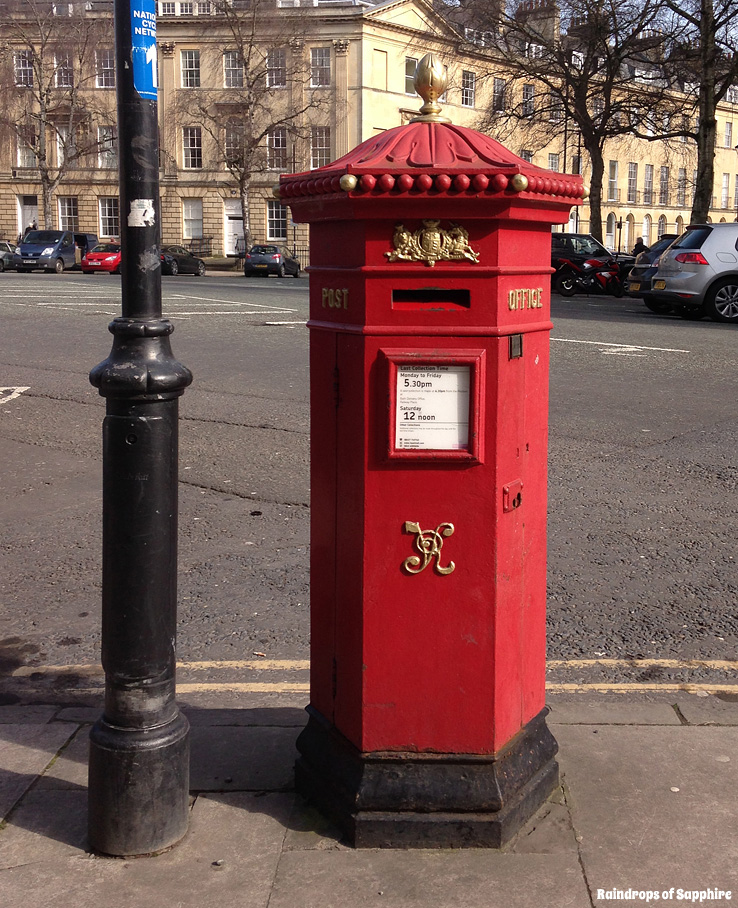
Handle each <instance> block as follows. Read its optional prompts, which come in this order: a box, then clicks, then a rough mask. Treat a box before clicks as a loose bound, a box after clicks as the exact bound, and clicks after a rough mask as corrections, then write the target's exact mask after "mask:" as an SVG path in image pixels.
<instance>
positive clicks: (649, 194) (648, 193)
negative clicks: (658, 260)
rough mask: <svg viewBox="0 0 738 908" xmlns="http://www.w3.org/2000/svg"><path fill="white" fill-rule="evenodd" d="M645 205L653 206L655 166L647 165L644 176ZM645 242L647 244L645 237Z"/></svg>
mask: <svg viewBox="0 0 738 908" xmlns="http://www.w3.org/2000/svg"><path fill="white" fill-rule="evenodd" d="M643 204H644V205H653V164H646V167H645V172H644V175H643ZM643 242H644V243H645V242H646V239H645V237H644V239H643Z"/></svg>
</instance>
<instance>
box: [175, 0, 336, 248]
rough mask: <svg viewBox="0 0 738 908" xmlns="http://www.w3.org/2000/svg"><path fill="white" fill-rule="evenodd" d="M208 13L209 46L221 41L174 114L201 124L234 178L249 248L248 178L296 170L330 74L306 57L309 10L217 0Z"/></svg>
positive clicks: (255, 0)
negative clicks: (210, 16)
mask: <svg viewBox="0 0 738 908" xmlns="http://www.w3.org/2000/svg"><path fill="white" fill-rule="evenodd" d="M214 13H215V17H216V18H215V20H214V21H213V22H211V23H209V26H208V27H209V30H210V34H209V41H210V42H211V47H212V46H213V44H212V42H213V41H217V42H220V43H219V44H216V45H214V46H215V48H216V52H215V53H211V54H210V56H209V67H210V69H209V71H206V72H204V74H203V75H204V78H203V79H202V82H203V84H202V85H192V86H188V87H187V88H186V90H181V91H179V93H178V98H177V103H176V105H175V109H176V117H177V120H178V122H179V123H180V124H182V125H184V124H186V123H188V122H196V123H197V124H198V125H199V126H201V128H202V129H203V131H204V133H205V134H206V135H207V136H208V137H209V139H210V146H211V148H212V149H215V158H216V160H215V161H214V162H213V163H214V164H216V165H219V166H224V167H225V168H226V169H227V171H228V172H229V173H230V175H231V177H232V178H233V181H234V183H235V185H236V187H237V189H238V193H239V197H240V200H241V211H242V215H243V226H244V241H245V243H246V246H247V247H248V245H249V243H250V241H251V234H252V228H251V205H250V200H251V194H252V190H253V186H254V180H255V179H256V178H258V177H259V176H260V175H265V174H267V173H269V172H274V171H280V170H287V169H290V168H293V167H295V166H300V164H301V163H302V162H301V158H302V154H298V153H297V151H298V148H301V146H303V145H304V144H305V140H306V139H307V137H308V136H309V135H310V130H311V126H312V125H317V124H318V123H320V122H322V121H321V120H320V117H319V116H318V113H317V112H318V111H321V110H327V109H328V108H329V105H330V103H331V98H332V95H331V90H330V88H329V87H328V86H330V69H329V70H328V73H327V74H326V73H324V72H322V71H321V67H320V63H321V61H320V60H319V61H317V63H316V61H315V60H311V59H310V58H307V57H306V56H305V48H304V46H303V38H304V35H305V31H306V16H308V15H309V10H301V9H299V8H296V9H280V8H278V7H276V6H275V4H274V0H250V2H247V3H238V2H232V0H216V3H215V4H214ZM214 35H217V38H215V37H214ZM290 146H291V151H292V153H291V154H290Z"/></svg>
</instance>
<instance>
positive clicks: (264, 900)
mask: <svg viewBox="0 0 738 908" xmlns="http://www.w3.org/2000/svg"><path fill="white" fill-rule="evenodd" d="M61 794H65V795H68V794H69V793H67V792H65V793H48V792H47V793H46V797H49V796H52V797H53V796H56V797H59V796H60V795H61ZM291 804H292V799H291V797H290V796H285V795H266V796H264V797H259V796H255V795H248V794H243V793H234V794H229V795H218V796H217V799H216V798H208V797H201V798H198V799H197V801H196V803H195V806H194V808H193V811H192V817H191V824H190V831H189V833H188V834H187V836H186V837H185V838H184V839H183V840H182V842H180V843H179V845H177V846H176V847H175V848H174V849H172V850H171V851H169V852H168V853H166V854H163V855H159V856H157V857H152V858H140V859H137V860H116V859H111V858H96V857H94V856H88V855H85V854H83V853H82V852H79V853H78V856H76V857H72V856H66V857H62V856H61V855H60V854H59V853H57V855H56V859H54V857H53V856H52V855H51V852H50V851H47V852H46V855H44V856H43V857H41V859H40V860H39V859H38V858H36V860H30V861H29V862H27V863H24V864H22V865H18V866H15V867H14V868H13V869H10V870H5V871H3V872H2V875H1V876H0V882H1V884H2V893H3V904H4V905H8V906H11V905H12V906H16V905H18V906H21V905H22V906H23V908H48V906H50V905H58V906H59V908H72V906H73V908H100V905H104V906H105V908H151V906H152V905H156V906H161V908H203V906H206V908H210V906H217V908H267V905H268V903H269V898H270V892H271V887H272V883H273V879H274V875H275V873H276V868H277V864H278V861H279V859H280V853H281V846H282V841H283V839H284V832H285V825H286V823H287V821H288V818H289V814H290V810H291ZM46 816H47V819H48V820H49V821H51V820H50V816H49V814H48V812H47V813H46ZM49 829H50V827H49ZM6 832H7V830H6ZM28 857H29V858H30V857H31V855H29V856H28ZM61 893H63V896H61V899H63V900H60V894H61ZM297 904H299V903H297ZM294 908H296V906H294Z"/></svg>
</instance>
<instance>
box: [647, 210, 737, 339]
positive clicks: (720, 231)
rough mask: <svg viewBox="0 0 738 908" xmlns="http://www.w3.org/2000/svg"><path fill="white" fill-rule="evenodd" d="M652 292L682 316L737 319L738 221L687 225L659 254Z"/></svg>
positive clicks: (728, 320)
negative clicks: (683, 231)
mask: <svg viewBox="0 0 738 908" xmlns="http://www.w3.org/2000/svg"><path fill="white" fill-rule="evenodd" d="M651 294H652V296H653V298H654V299H655V300H656V301H658V302H661V303H664V304H666V303H668V304H669V305H671V306H673V307H675V308H676V309H677V311H678V312H679V314H680V315H682V316H684V317H685V318H702V316H703V315H709V316H710V318H711V319H713V320H714V321H716V322H738V223H730V224H727V223H722V224H692V225H690V226H689V227H687V230H686V231H685V233H683V234H682V235H681V236H680V237H679V238H678V239H677V240H675V241H674V242H673V243H672V244H671V246H669V248H668V249H667V250H666V251H665V252H663V253H662V254H661V258H660V259H659V267H658V270H657V271H656V274H655V275H654V276H653V278H652V279H651Z"/></svg>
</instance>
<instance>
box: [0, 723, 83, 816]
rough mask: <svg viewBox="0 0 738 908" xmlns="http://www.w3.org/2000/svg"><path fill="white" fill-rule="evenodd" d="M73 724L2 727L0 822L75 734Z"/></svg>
mask: <svg viewBox="0 0 738 908" xmlns="http://www.w3.org/2000/svg"><path fill="white" fill-rule="evenodd" d="M76 730H77V726H76V725H72V724H70V723H62V722H58V723H53V724H51V725H30V724H20V725H7V724H6V725H0V820H2V819H4V818H5V817H6V816H7V815H8V813H9V811H11V810H12V809H13V807H14V806H15V804H16V803H17V802H18V801H19V800H20V799H21V798H22V797H23V795H24V793H25V792H26V791H27V790H28V788H29V787H30V786H31V785H32V784H33V783H34V782H35V780H36V778H37V776H39V775H40V774H41V773H42V772H43V771H44V769H45V768H46V767H47V766H48V765H49V763H50V762H51V761H52V760H53V759H54V757H55V756H56V754H57V752H58V751H59V750H60V749H61V748H62V747H63V746H64V745H65V744H66V742H67V741H68V740H69V739H70V738H71V737H72V735H73V734H74V733H75V732H76Z"/></svg>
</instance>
